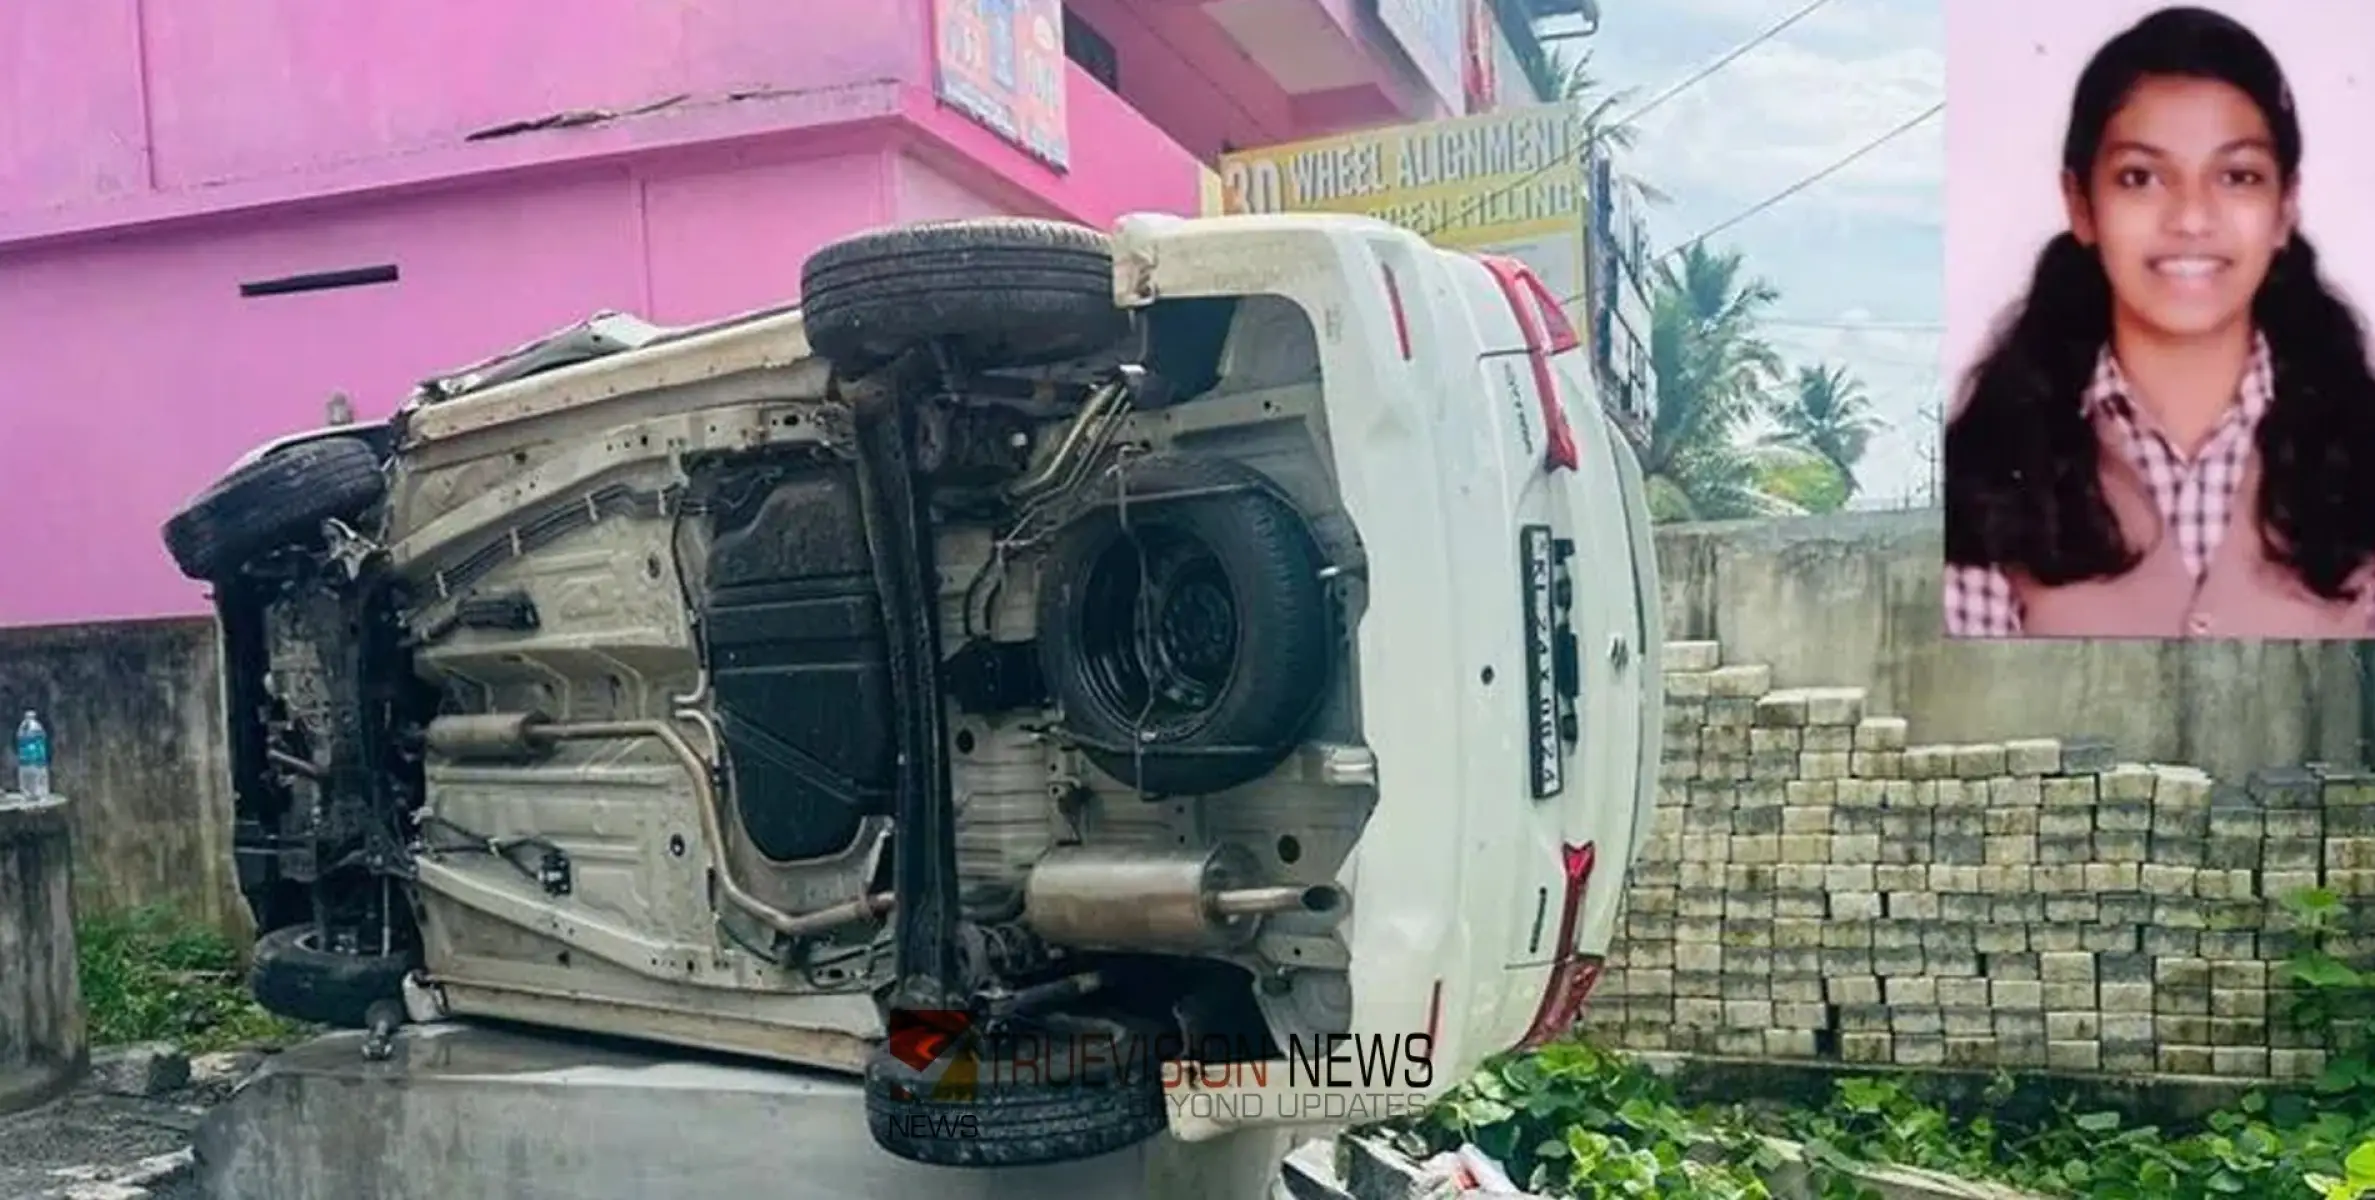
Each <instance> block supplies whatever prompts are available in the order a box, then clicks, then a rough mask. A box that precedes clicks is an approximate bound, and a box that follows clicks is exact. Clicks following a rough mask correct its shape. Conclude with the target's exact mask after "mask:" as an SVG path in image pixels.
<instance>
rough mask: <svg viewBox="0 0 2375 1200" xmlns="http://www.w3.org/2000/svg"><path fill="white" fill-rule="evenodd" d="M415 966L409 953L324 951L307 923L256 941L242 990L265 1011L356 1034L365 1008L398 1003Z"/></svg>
mask: <svg viewBox="0 0 2375 1200" xmlns="http://www.w3.org/2000/svg"><path fill="white" fill-rule="evenodd" d="M418 965H419V964H418V963H417V962H416V960H415V958H414V956H413V955H412V954H411V953H409V952H399V953H395V954H340V953H337V952H336V951H332V950H325V949H323V948H322V946H321V936H320V933H319V932H318V931H317V929H316V928H315V926H314V925H313V924H312V923H311V922H307V923H305V924H302V925H291V926H288V927H286V928H283V929H275V930H273V931H271V932H270V933H267V934H265V935H263V936H262V937H260V938H258V939H256V948H255V961H254V965H253V966H252V967H250V968H249V970H248V988H249V990H250V991H252V992H253V993H254V994H255V997H256V1003H257V1004H260V1005H262V1006H263V1007H264V1009H265V1011H267V1012H271V1013H276V1014H278V1015H280V1016H283V1017H287V1018H289V1019H290V1020H292V1021H306V1022H310V1023H312V1024H315V1025H328V1026H330V1027H332V1028H335V1029H362V1028H365V1027H366V1026H368V1025H369V1024H370V1017H369V1013H370V1011H371V1006H372V1005H374V1004H377V1003H379V1002H380V1001H383V1000H394V1001H397V1002H398V1003H401V1002H402V1001H403V999H404V977H405V976H406V975H408V974H410V973H411V972H412V970H413V968H414V967H416V966H418Z"/></svg>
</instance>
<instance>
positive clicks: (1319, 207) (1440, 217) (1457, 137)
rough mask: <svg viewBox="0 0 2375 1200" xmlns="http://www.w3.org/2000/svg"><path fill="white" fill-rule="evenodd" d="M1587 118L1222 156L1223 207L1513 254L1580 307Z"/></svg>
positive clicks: (1573, 114) (1401, 130)
mask: <svg viewBox="0 0 2375 1200" xmlns="http://www.w3.org/2000/svg"><path fill="white" fill-rule="evenodd" d="M1579 117H1580V113H1579V111H1578V110H1577V109H1576V108H1575V107H1574V106H1572V105H1565V104H1555V105H1541V106H1535V107H1527V108H1518V109H1511V110H1509V111H1507V112H1499V113H1491V114H1487V115H1484V116H1476V117H1462V118H1458V119H1456V120H1450V121H1435V122H1430V123H1427V124H1423V125H1402V126H1396V127H1393V128H1389V129H1373V130H1367V131H1364V132H1361V133H1356V134H1347V135H1344V136H1340V137H1332V138H1320V139H1316V140H1313V141H1307V142H1290V143H1288V144H1286V145H1282V146H1268V147H1264V148H1262V149H1258V150H1244V151H1238V152H1236V153H1232V154H1226V155H1223V156H1221V160H1220V175H1221V183H1222V188H1221V191H1222V208H1221V211H1223V212H1230V213H1281V212H1339V213H1359V214H1363V215H1366V216H1373V217H1377V218H1379V219H1381V220H1385V221H1390V222H1392V223H1394V224H1396V225H1400V226H1403V227H1404V228H1407V229H1412V230H1415V231H1417V232H1419V233H1422V234H1425V235H1426V236H1427V238H1428V240H1430V241H1432V242H1434V243H1435V244H1436V245H1439V246H1448V247H1453V248H1456V249H1461V250H1472V251H1484V252H1488V253H1494V254H1506V255H1508V256H1509V257H1511V258H1515V259H1517V260H1518V261H1520V262H1523V263H1525V264H1526V265H1527V266H1529V267H1532V268H1533V269H1534V273H1535V274H1536V275H1538V276H1540V277H1541V279H1542V282H1543V284H1544V285H1545V286H1546V287H1548V288H1550V290H1551V294H1552V295H1555V296H1558V297H1560V298H1562V299H1572V300H1575V301H1577V302H1580V301H1581V300H1582V299H1584V290H1585V285H1586V276H1585V273H1584V251H1585V244H1586V243H1585V237H1584V229H1585V222H1586V219H1587V215H1588V214H1587V212H1586V205H1585V202H1584V172H1583V167H1582V161H1581V160H1582V153H1583V141H1584V137H1583V133H1584V131H1583V125H1582V121H1581V120H1580V119H1579ZM1570 307H1571V308H1572V307H1574V305H1570ZM1583 324H1584V322H1582V321H1577V326H1578V327H1579V328H1580V327H1582V326H1583Z"/></svg>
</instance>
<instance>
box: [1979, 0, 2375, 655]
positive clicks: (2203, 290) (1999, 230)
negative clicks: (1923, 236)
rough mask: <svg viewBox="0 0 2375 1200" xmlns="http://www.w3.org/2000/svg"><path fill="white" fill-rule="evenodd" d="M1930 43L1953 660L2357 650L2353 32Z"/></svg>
mask: <svg viewBox="0 0 2375 1200" xmlns="http://www.w3.org/2000/svg"><path fill="white" fill-rule="evenodd" d="M1946 16H1947V51H1946V64H1947V65H1946V71H1947V80H1946V84H1947V111H1946V116H1947V131H1946V144H1947V148H1946V155H1947V161H1946V228H1945V242H1946V272H1945V274H1946V292H1947V294H1946V321H1947V329H1946V337H1945V339H1944V345H1943V348H1942V353H1943V354H1944V356H1945V357H1944V360H1943V362H1942V363H1941V368H1942V370H1944V371H1945V372H1946V375H1945V378H1946V379H1947V380H1948V381H1949V383H1948V388H1947V396H1948V399H1947V402H1946V405H1945V414H1944V416H1945V419H1944V426H1945V428H1944V448H1943V452H1942V458H1941V464H1940V472H1941V476H1942V478H1941V490H1942V492H1943V494H1944V501H1945V552H1946V564H1945V572H1944V596H1943V601H1944V604H1945V617H1946V631H1947V635H1948V636H1949V637H1974V638H1976V637H1994V638H2072V637H2093V638H2267V639H2362V638H2375V368H2371V365H2370V358H2369V337H2368V324H2367V322H2368V314H2369V313H2370V312H2375V3H2369V2H2367V0H2207V2H2205V3H2201V4H2196V5H2188V6H2181V7H2169V6H2165V5H2161V4H2155V3H2148V2H2143V0H2061V2H2059V3H2050V4H2049V3H2038V2H2025V0H2024V2H2022V3H2014V4H2003V3H1997V2H1994V0H1948V4H1947V12H1946Z"/></svg>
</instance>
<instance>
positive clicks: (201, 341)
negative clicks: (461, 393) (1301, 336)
mask: <svg viewBox="0 0 2375 1200" xmlns="http://www.w3.org/2000/svg"><path fill="white" fill-rule="evenodd" d="M1073 86H1074V88H1075V96H1076V105H1075V108H1074V115H1073V137H1074V139H1075V142H1076V144H1077V145H1080V146H1082V147H1106V146H1111V147H1113V148H1112V149H1111V150H1092V151H1089V152H1088V153H1087V154H1086V156H1085V157H1086V158H1087V159H1088V162H1087V163H1085V164H1084V165H1083V167H1082V169H1080V170H1076V171H1073V172H1071V173H1069V174H1067V175H1062V176H1058V175H1057V174H1056V173H1054V172H1052V171H1049V170H1048V169H1047V168H1045V167H1043V166H1040V165H1039V164H1037V163H1036V162H1034V161H1032V160H1030V159H1029V158H1028V157H1027V156H1025V155H1023V154H1022V153H1021V152H1020V151H1017V150H1014V149H1013V148H1012V147H1009V146H1007V145H1006V144H1005V143H1004V142H1002V141H999V140H998V139H997V138H995V137H994V136H992V135H990V134H988V133H987V132H986V131H983V130H981V129H980V128H979V127H978V126H976V125H974V124H973V123H972V122H970V121H968V120H966V119H964V118H963V117H961V116H959V115H957V114H955V113H952V112H948V111H946V110H941V109H939V108H937V106H936V105H934V104H933V103H932V101H931V99H930V95H929V93H928V92H926V91H924V90H923V89H921V88H909V89H906V91H907V93H908V99H907V101H906V108H907V109H908V111H909V113H910V115H911V117H912V122H911V123H908V124H904V125H901V126H895V127H888V128H874V127H868V129H867V130H861V131H858V132H857V133H852V134H837V133H833V132H826V133H823V134H815V133H811V134H806V135H798V134H795V135H791V136H789V137H787V138H779V139H777V140H776V141H774V142H762V143H752V144H745V145H739V146H729V147H720V148H710V149H697V150H689V151H680V152H674V153H670V154H665V155H656V156H647V157H645V158H643V159H638V160H629V161H623V162H616V163H612V164H608V165H596V166H590V167H582V168H575V169H570V170H566V171H562V172H559V173H558V174H555V173H551V172H548V173H546V174H545V175H541V176H534V177H509V178H507V179H504V180H500V181H496V182H491V183H488V184H484V185H480V186H476V187H467V188H461V187H457V188H450V189H446V190H444V191H442V192H438V193H433V194H425V195H405V196H398V197H393V198H387V199H381V200H376V201H364V202H353V203H347V204H342V205H337V206H332V207H317V208H315V209H312V210H310V211H305V212H302V213H300V214H296V215H294V216H292V215H290V214H287V213H272V212H267V213H264V214H260V215H256V216H247V217H236V218H233V217H225V218H217V219H214V220H211V221H205V222H198V223H194V224H187V225H183V226H179V227H175V228H172V229H168V230H164V231H160V232H156V233H152V234H149V235H146V236H142V237H138V238H132V239H124V240H117V241H110V242H87V241H85V242H74V243H63V244H59V245H55V246H52V247H48V248H36V249H32V250H20V251H18V252H16V253H13V254H11V253H8V252H7V251H6V250H5V248H0V361H5V362H8V363H9V364H10V381H11V384H12V387H11V389H10V392H9V395H8V396H7V398H6V399H5V400H4V401H0V403H5V404H6V406H7V409H8V417H9V427H10V436H8V437H6V438H0V479H6V480H8V481H9V486H10V490H11V494H12V495H13V496H15V497H17V498H18V501H17V507H16V509H15V515H13V516H12V517H11V519H10V520H9V521H8V522H7V523H6V524H5V526H0V558H4V559H5V560H6V561H8V562H12V563H39V564H41V566H40V568H39V569H38V570H14V571H9V572H4V573H0V624H5V625H18V624H37V623H48V622H63V621H83V620H98V619H108V618H126V617H139V616H154V615H164V614H172V613H184V612H194V611H199V610H200V609H201V608H202V607H203V594H202V592H201V591H200V590H199V589H198V588H197V587H196V586H194V585H192V584H189V583H188V582H186V581H184V580H182V579H181V578H180V576H179V575H178V574H177V573H176V572H175V571H174V569H173V567H172V564H171V563H170V561H168V560H167V558H166V557H165V554H164V551H163V549H162V546H161V545H160V543H159V542H158V528H159V526H160V525H161V524H162V523H163V521H164V520H165V518H166V516H167V515H168V514H170V513H171V512H172V511H173V509H174V508H175V507H177V506H178V505H179V504H181V503H182V502H183V501H184V500H186V499H187V498H188V497H189V496H191V495H192V494H194V493H195V492H197V491H198V490H199V489H200V488H202V487H204V486H205V485H206V484H207V483H208V482H210V481H211V480H212V479H213V478H215V476H216V475H217V474H218V473H219V471H220V470H221V469H222V467H223V466H224V465H225V464H227V463H229V462H230V461H231V460H232V459H234V458H236V457H238V456H239V455H240V454H241V453H243V452H245V451H246V450H247V448H248V447H249V446H251V445H253V444H255V443H256V442H258V441H261V440H264V439H266V438H269V437H272V436H274V435H277V434H280V433H283V432H287V431H290V430H293V429H300V428H305V427H309V426H312V425H316V424H319V423H320V420H321V412H322V403H323V401H324V400H325V399H326V398H327V397H328V395H329V394H330V392H331V391H333V390H343V391H346V392H348V393H349V394H350V395H351V396H353V397H354V400H355V404H356V407H357V409H358V410H359V411H360V413H361V414H362V415H364V416H367V417H376V416H383V415H385V414H386V413H387V412H388V411H389V410H390V409H391V408H392V407H393V406H394V405H395V404H396V403H397V401H399V400H400V399H401V397H402V396H403V394H404V392H405V391H406V390H407V389H408V388H409V387H410V386H411V385H412V383H413V382H415V381H416V380H418V379H421V378H423V377H425V376H427V375H429V374H432V373H434V372H437V371H440V370H443V369H446V368H450V367H453V366H458V365H460V364H461V363H463V362H466V361H469V360H471V359H475V358H477V357H479V356H481V355H483V354H486V353H488V352H491V351H494V350H498V349H501V348H502V347H504V346H508V345H512V344H516V343H518V342H520V341H524V340H526V339H527V338H530V337H533V336H535V335H537V334H539V333H542V332H545V331H547V330H549V329H552V328H555V327H558V326H560V325H564V324H567V323H569V322H571V321H575V320H578V319H580V318H582V317H583V316H585V315H586V314H587V313H589V312H592V311H593V310H595V309H597V308H605V307H615V308H624V309H628V310H632V311H638V312H642V313H645V314H648V315H650V316H651V317H653V318H654V319H656V320H660V321H666V322H686V321H695V320H701V319H705V318H710V317H715V316H720V315H724V314H727V313H731V312H735V311H740V310H745V309H750V308H756V307H761V306H766V305H773V304H779V303H782V302H783V301H785V300H788V299H792V298H795V297H796V296H797V294H798V291H799V279H800V263H801V261H802V260H803V259H804V258H805V257H806V256H807V255H808V254H809V253H810V252H811V251H812V250H814V249H815V248H816V246H818V245H819V244H821V243H822V242H824V241H826V240H828V239H830V238H833V237H837V236H840V235H842V234H845V233H848V232H851V231H854V230H856V229H859V228H863V227H866V226H870V225H876V224H881V223H885V222H888V221H892V220H905V219H916V218H925V217H939V216H957V215H975V214H986V213H994V212H1037V213H1045V214H1060V215H1067V216H1073V217H1075V218H1078V219H1082V220H1088V221H1092V222H1097V223H1104V222H1109V221H1110V220H1111V219H1112V218H1113V217H1115V216H1117V215H1119V214H1120V213H1122V212H1126V211H1131V210H1136V209H1158V210H1167V211H1173V212H1190V211H1193V207H1192V206H1193V205H1194V204H1195V203H1196V174H1195V171H1196V166H1195V163H1194V160H1193V159H1191V158H1189V157H1188V156H1187V155H1186V153H1185V152H1184V151H1182V150H1180V149H1179V148H1178V147H1177V146H1175V145H1171V144H1169V143H1168V142H1166V141H1165V140H1163V139H1162V138H1161V137H1160V135H1159V134H1157V133H1155V131H1153V130H1152V128H1151V127H1150V126H1148V125H1146V124H1145V122H1144V120H1143V119H1142V118H1139V117H1138V116H1137V115H1136V114H1135V113H1132V112H1131V111H1130V110H1129V109H1128V108H1127V107H1126V106H1125V105H1123V104H1121V103H1120V102H1119V101H1118V100H1115V99H1114V98H1113V97H1112V96H1110V95H1108V94H1106V93H1104V92H1103V91H1102V89H1100V88H1098V87H1096V85H1095V83H1094V82H1093V81H1091V80H1088V79H1086V78H1085V77H1076V78H1075V80H1074V83H1073ZM1083 93H1085V94H1083ZM380 263H394V264H396V265H397V267H398V268H399V270H400V271H401V279H400V281H399V282H397V283H395V284H393V285H386V286H377V287H364V288H355V289H351V290H341V291H329V292H316V293H306V294H298V295H289V296H278V297H268V298H258V299H243V298H241V297H240V296H239V294H238V285H239V283H240V282H242V281H245V280H253V279H260V278H270V277H274V276H281V275H290V274H297V273H302V272H309V271H321V270H331V269H338V268H344V267H354V266H368V265H375V264H380Z"/></svg>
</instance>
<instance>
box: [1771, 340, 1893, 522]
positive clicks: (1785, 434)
mask: <svg viewBox="0 0 2375 1200" xmlns="http://www.w3.org/2000/svg"><path fill="white" fill-rule="evenodd" d="M1792 382H1793V384H1794V386H1793V387H1792V389H1791V390H1790V391H1789V393H1788V394H1787V395H1786V396H1784V397H1783V398H1782V399H1780V400H1779V401H1778V402H1776V403H1775V404H1774V405H1773V408H1772V416H1773V420H1774V421H1775V422H1776V423H1777V424H1779V425H1780V426H1781V428H1780V429H1779V431H1777V432H1775V433H1774V434H1772V435H1771V436H1770V437H1768V438H1766V439H1765V441H1766V444H1767V445H1772V446H1782V447H1787V448H1790V449H1795V450H1799V451H1803V452H1804V453H1807V454H1810V455H1813V456H1814V457H1816V458H1818V459H1820V460H1821V461H1823V462H1825V463H1828V464H1830V467H1831V469H1832V470H1834V471H1837V472H1838V473H1839V481H1840V483H1841V485H1842V488H1843V491H1842V493H1841V497H1840V499H1841V502H1842V503H1844V502H1845V501H1846V500H1848V499H1852V498H1853V497H1854V496H1855V493H1856V486H1857V482H1856V477H1855V469H1856V466H1857V464H1859V463H1861V462H1862V461H1863V459H1864V451H1865V449H1866V448H1867V447H1869V446H1870V445H1871V443H1872V435H1873V433H1875V432H1876V431H1877V430H1878V429H1879V422H1878V420H1877V419H1875V418H1874V416H1873V414H1872V404H1871V401H1870V399H1869V398H1868V397H1867V396H1865V394H1864V385H1863V384H1862V383H1861V382H1858V381H1857V379H1856V378H1855V377H1854V376H1853V375H1850V374H1848V373H1847V368H1845V367H1843V366H1837V365H1826V366H1802V367H1799V368H1798V373H1797V377H1796V379H1794V380H1793V381H1792Z"/></svg>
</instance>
